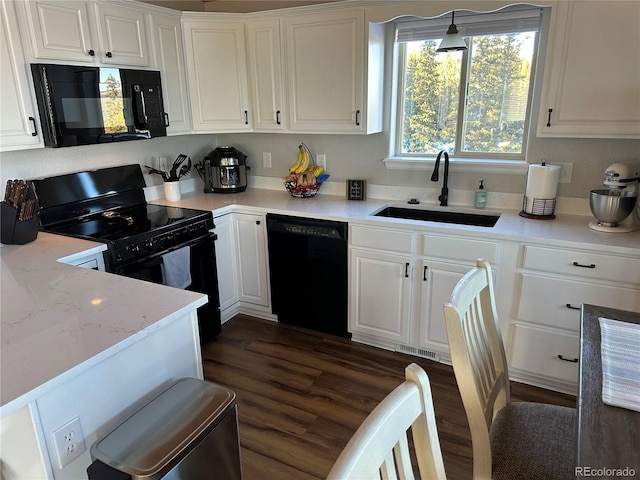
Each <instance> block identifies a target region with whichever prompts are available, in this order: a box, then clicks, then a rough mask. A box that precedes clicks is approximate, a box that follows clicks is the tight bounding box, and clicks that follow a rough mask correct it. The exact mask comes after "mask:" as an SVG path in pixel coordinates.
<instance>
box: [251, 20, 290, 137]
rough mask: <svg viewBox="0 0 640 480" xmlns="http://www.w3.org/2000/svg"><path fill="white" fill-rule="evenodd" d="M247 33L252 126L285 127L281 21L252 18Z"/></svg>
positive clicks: (267, 129)
mask: <svg viewBox="0 0 640 480" xmlns="http://www.w3.org/2000/svg"><path fill="white" fill-rule="evenodd" d="M246 33H247V64H248V67H249V84H250V88H251V113H252V125H253V130H254V131H256V132H270V131H283V130H284V129H285V114H286V111H285V108H284V103H283V102H284V82H283V59H282V55H283V47H282V35H281V21H280V19H279V18H265V19H260V20H249V21H247V23H246Z"/></svg>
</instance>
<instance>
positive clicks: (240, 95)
mask: <svg viewBox="0 0 640 480" xmlns="http://www.w3.org/2000/svg"><path fill="white" fill-rule="evenodd" d="M182 25H183V28H184V41H185V57H186V61H187V77H188V80H189V93H190V98H191V114H192V122H193V123H192V124H193V130H194V131H195V132H198V133H205V132H208V133H216V132H229V131H232V132H241V131H248V130H249V129H250V127H249V94H248V87H247V67H246V57H245V43H244V25H243V23H242V22H239V21H238V22H235V21H226V22H221V21H209V20H206V21H205V20H201V21H198V20H194V21H192V20H189V21H183V24H182Z"/></svg>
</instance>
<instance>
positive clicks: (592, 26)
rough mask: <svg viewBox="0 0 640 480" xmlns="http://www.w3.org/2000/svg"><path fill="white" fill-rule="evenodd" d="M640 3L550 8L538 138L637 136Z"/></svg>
mask: <svg viewBox="0 0 640 480" xmlns="http://www.w3.org/2000/svg"><path fill="white" fill-rule="evenodd" d="M639 19H640V2H637V1H607V2H599V1H589V0H567V1H559V2H557V4H555V6H554V7H553V10H552V18H551V27H550V28H551V30H550V36H549V43H548V50H547V60H546V66H545V73H544V85H543V94H542V102H541V104H540V118H539V119H538V129H537V130H538V136H545V137H595V138H597V137H600V138H640V55H639V54H638V46H640V28H638V20H639Z"/></svg>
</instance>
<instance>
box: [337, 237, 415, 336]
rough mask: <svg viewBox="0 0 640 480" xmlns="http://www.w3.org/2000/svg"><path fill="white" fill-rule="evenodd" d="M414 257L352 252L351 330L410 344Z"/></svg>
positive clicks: (350, 273)
mask: <svg viewBox="0 0 640 480" xmlns="http://www.w3.org/2000/svg"><path fill="white" fill-rule="evenodd" d="M411 268H412V264H411V257H410V256H402V255H392V254H386V253H379V252H371V251H367V250H359V249H355V248H354V249H352V250H351V260H350V272H349V282H350V287H349V289H350V294H349V330H350V331H351V333H362V334H365V335H369V336H372V337H377V338H382V339H385V340H391V341H393V342H398V343H403V344H407V343H408V342H409V318H410V314H411V307H410V305H411V285H412V281H411Z"/></svg>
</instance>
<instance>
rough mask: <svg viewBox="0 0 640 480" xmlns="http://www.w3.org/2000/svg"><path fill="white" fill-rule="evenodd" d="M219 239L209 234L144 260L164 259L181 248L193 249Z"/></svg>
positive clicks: (213, 234)
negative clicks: (163, 257)
mask: <svg viewBox="0 0 640 480" xmlns="http://www.w3.org/2000/svg"><path fill="white" fill-rule="evenodd" d="M217 238H218V235H216V234H215V233H209V234H207V235H204V236H202V237H198V238H194V239H193V240H189V241H188V242H184V243H181V244H180V245H176V246H175V247H172V248H167V249H166V250H163V251H162V252H160V253H154V254H153V255H149V256H148V257H144V260H145V261H148V260H153V259H154V258H158V257H162V256H163V255H166V254H167V253H169V252H173V251H175V250H178V249H180V248H183V247H193V246H194V245H198V244H200V243H205V242H208V241H209V240H213V241H216V240H217Z"/></svg>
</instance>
